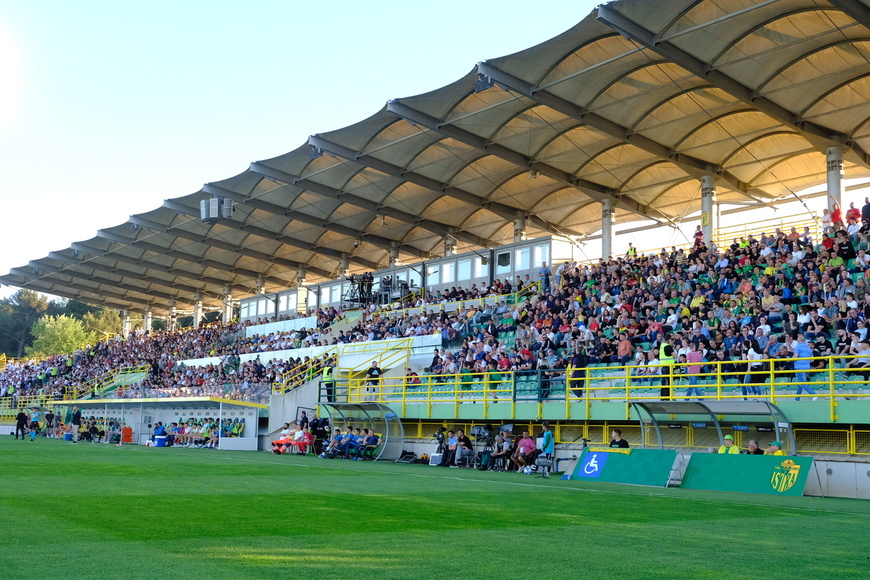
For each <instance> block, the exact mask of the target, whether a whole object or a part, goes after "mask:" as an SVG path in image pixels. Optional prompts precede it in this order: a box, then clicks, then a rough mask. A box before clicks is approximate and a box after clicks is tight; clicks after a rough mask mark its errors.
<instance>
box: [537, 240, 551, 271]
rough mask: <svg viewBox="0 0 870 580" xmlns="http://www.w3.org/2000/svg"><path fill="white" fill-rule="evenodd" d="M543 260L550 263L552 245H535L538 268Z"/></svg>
mask: <svg viewBox="0 0 870 580" xmlns="http://www.w3.org/2000/svg"><path fill="white" fill-rule="evenodd" d="M542 262H546V263H548V264H549V263H550V245H549V244H545V245H543V246H535V264H534V266H535V267H536V268H537V267H538V266H540V265H541V263H542Z"/></svg>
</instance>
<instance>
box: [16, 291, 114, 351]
mask: <svg viewBox="0 0 870 580" xmlns="http://www.w3.org/2000/svg"><path fill="white" fill-rule="evenodd" d="M121 330H122V322H121V316H120V314H119V313H118V311H116V310H109V309H106V308H96V307H93V306H88V305H87V304H84V303H82V302H79V301H77V300H64V299H59V300H49V299H48V297H46V296H44V295H42V294H39V293H38V292H34V291H33V290H26V289H23V290H19V291H18V292H16V293H15V294H13V295H12V296H10V297H8V298H4V299H2V300H0V351H2V352H3V353H5V354H6V356H9V357H16V358H20V357H23V356H47V355H52V354H65V353H70V352H73V351H75V350H76V349H79V348H81V347H83V346H85V345H87V344H95V343H96V342H99V341H101V340H105V339H107V338H111V337H112V336H114V335H116V334H118V333H120V332H121Z"/></svg>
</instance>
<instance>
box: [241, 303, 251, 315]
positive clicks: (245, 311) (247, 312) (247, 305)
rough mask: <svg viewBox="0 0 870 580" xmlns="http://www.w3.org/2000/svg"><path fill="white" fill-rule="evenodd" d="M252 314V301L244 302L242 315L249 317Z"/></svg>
mask: <svg viewBox="0 0 870 580" xmlns="http://www.w3.org/2000/svg"><path fill="white" fill-rule="evenodd" d="M250 315H251V303H250V302H243V303H242V310H241V314H240V316H241V317H242V318H247V317H249V316H250Z"/></svg>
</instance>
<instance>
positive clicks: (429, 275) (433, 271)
mask: <svg viewBox="0 0 870 580" xmlns="http://www.w3.org/2000/svg"><path fill="white" fill-rule="evenodd" d="M426 283H427V284H428V285H429V286H436V285H438V284H440V283H441V266H440V265H438V266H429V268H428V271H427V272H426Z"/></svg>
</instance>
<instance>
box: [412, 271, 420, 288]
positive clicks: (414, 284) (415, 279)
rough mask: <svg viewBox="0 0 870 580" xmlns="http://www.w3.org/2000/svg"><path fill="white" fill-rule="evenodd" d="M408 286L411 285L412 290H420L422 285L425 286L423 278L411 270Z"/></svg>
mask: <svg viewBox="0 0 870 580" xmlns="http://www.w3.org/2000/svg"><path fill="white" fill-rule="evenodd" d="M408 284H410V285H411V287H412V288H419V287H420V285H421V284H423V278H421V277H420V274H418V273H417V272H416V271H414V270H411V271H410V272H408Z"/></svg>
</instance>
